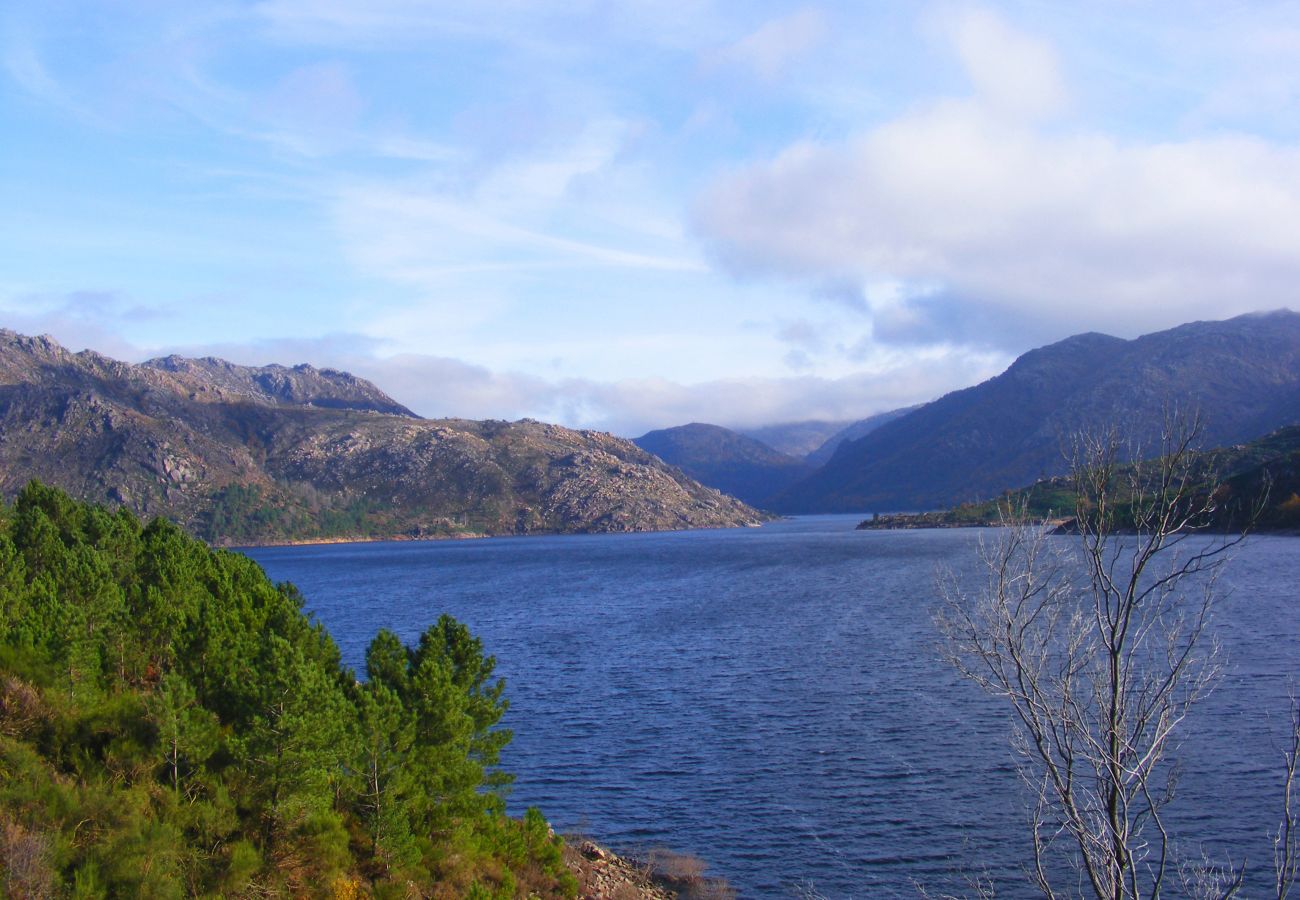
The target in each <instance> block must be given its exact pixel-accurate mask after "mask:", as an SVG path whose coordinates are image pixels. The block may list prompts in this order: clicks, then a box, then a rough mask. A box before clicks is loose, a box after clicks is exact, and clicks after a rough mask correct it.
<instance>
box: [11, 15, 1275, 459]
mask: <svg viewBox="0 0 1300 900" xmlns="http://www.w3.org/2000/svg"><path fill="white" fill-rule="evenodd" d="M0 197H2V198H3V203H0V326H3V327H8V328H11V329H14V330H16V331H19V332H23V333H29V334H33V333H48V334H51V335H53V336H54V337H55V338H56V339H58V340H59V341H60V342H62V343H63V344H65V345H66V346H68V347H69V348H71V349H74V350H80V349H83V348H87V347H89V348H92V349H95V350H98V351H100V352H103V353H106V354H108V355H111V356H115V357H117V358H121V359H127V360H131V361H141V360H144V359H147V358H150V357H152V356H158V355H164V354H167V353H182V354H185V355H191V356H204V355H216V356H221V357H224V358H227V359H232V360H234V361H236V362H241V363H246V364H259V365H260V364H266V363H273V362H274V363H282V364H295V363H299V362H308V363H311V364H313V365H316V366H331V367H335V368H342V369H346V370H349V371H352V372H355V373H356V374H358V375H362V376H364V377H367V378H370V379H371V380H373V381H375V382H376V383H377V384H378V385H379V386H380V387H381V388H382V389H384V390H385V391H387V392H388V393H389V394H390V395H392V396H393V397H394V398H396V399H397V400H399V401H401V402H403V403H405V404H406V405H408V406H410V407H411V408H412V409H414V410H415V411H417V412H419V413H421V414H422V415H427V416H466V417H472V418H504V419H515V418H520V417H524V416H528V417H533V418H538V419H543V420H549V421H557V422H560V423H562V424H566V425H571V426H576V427H590V428H598V429H602V430H609V431H613V432H615V433H617V434H623V435H628V436H634V435H637V434H640V433H642V432H644V431H646V430H648V429H650V428H657V427H665V426H670V425H676V424H682V423H685V422H690V421H706V422H714V423H718V424H722V425H728V426H732V427H751V426H756V425H761V424H767V423H774V422H784V421H798V420H806V419H835V420H849V419H856V418H861V417H863V416H866V415H869V414H872V413H875V412H880V411H884V410H889V409H894V408H897V407H900V406H905V405H910V404H912V403H916V402H923V401H927V400H930V399H934V398H935V397H937V396H940V395H942V394H943V393H945V392H947V391H950V390H954V389H958V388H961V387H965V386H968V385H971V384H974V383H977V382H979V381H981V380H983V379H985V378H988V377H990V376H992V375H994V374H996V373H997V372H999V371H1001V370H1002V369H1004V368H1005V367H1006V366H1007V365H1008V364H1009V363H1010V362H1011V361H1012V360H1013V359H1014V358H1015V356H1016V355H1018V354H1019V353H1022V352H1024V351H1026V350H1028V349H1031V348H1033V347H1035V346H1040V345H1042V344H1045V343H1049V342H1052V341H1055V340H1060V339H1062V338H1064V337H1067V336H1069V335H1071V334H1074V333H1078V332H1082V331H1103V332H1107V333H1111V334H1115V335H1119V336H1122V337H1134V336H1137V335H1139V334H1143V333H1147V332H1150V331H1154V330H1159V329H1163V328H1167V327H1172V326H1174V325H1177V324H1180V323H1182V322H1187V321H1192V320H1196V319H1219V318H1226V317H1229V316H1233V315H1238V314H1241V313H1245V312H1250V311H1254V310H1265V309H1275V308H1278V307H1297V306H1300V300H1297V299H1296V293H1297V287H1296V286H1297V285H1300V3H1295V2H1269V0H1252V2H1242V3H1234V2H1229V0H1215V2H1202V0H1178V2H1172V0H1171V2H1140V0H1089V2H1088V3H1078V4H1076V3H1060V2H1045V0H1005V2H1000V3H986V4H973V3H962V2H935V3H923V2H917V3H911V2H901V0H857V2H845V3H810V4H803V3H782V2H768V0H750V2H734V3H733V2H713V0H675V2H672V3H665V2H659V0H605V2H594V0H565V2H563V3H557V2H550V0H476V2H474V3H445V2H438V0H367V2H364V3H359V2H353V0H261V2H248V3H239V2H203V0H186V2H176V0H113V2H104V3H98V2H93V0H82V2H75V3H72V2H62V0H42V2H40V3H9V4H2V5H0Z"/></svg>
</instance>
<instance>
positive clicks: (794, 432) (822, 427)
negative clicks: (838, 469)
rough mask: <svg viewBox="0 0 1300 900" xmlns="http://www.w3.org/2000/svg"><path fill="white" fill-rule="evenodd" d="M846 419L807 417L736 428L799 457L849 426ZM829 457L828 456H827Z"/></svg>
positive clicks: (850, 423)
mask: <svg viewBox="0 0 1300 900" xmlns="http://www.w3.org/2000/svg"><path fill="white" fill-rule="evenodd" d="M853 424H854V423H853V422H848V421H837V422H828V421H824V420H821V419H809V420H808V421H804V422H782V423H780V424H777V425H762V426H759V427H758V428H737V429H735V430H736V431H737V432H739V433H740V434H743V435H745V436H746V437H752V438H753V439H754V440H756V441H759V442H760V443H763V444H767V446H769V447H771V448H772V449H773V450H775V451H777V452H778V453H784V454H785V455H786V456H793V457H796V458H799V459H805V458H807V456H808V454H810V453H813V452H816V450H817V449H818V448H819V447H822V446H824V445H825V444H826V441H827V440H828V439H830V438H831V436H832V435H835V434H837V433H839V432H840V431H842V430H844V428H845V427H851V426H852V425H853ZM828 458H829V457H828Z"/></svg>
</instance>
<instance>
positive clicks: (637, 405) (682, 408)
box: [55, 332, 1009, 437]
mask: <svg viewBox="0 0 1300 900" xmlns="http://www.w3.org/2000/svg"><path fill="white" fill-rule="evenodd" d="M55 336H56V337H60V335H59V334H58V333H57V332H56V334H55ZM60 339H62V338H60ZM390 346H391V345H390V343H388V342H384V341H377V340H375V339H373V338H370V337H367V336H364V335H355V334H332V335H326V336H324V337H321V338H315V339H278V340H268V341H257V342H253V343H250V344H208V345H190V346H169V347H165V348H156V349H153V350H151V351H149V352H145V351H142V350H139V349H134V348H133V349H131V351H130V352H129V353H127V354H126V355H127V356H128V357H129V358H132V359H144V358H146V357H147V356H155V355H163V354H166V353H180V354H181V355H185V356H218V357H221V358H224V359H229V360H232V361H234V362H239V363H243V364H246V365H265V364H267V363H271V362H278V363H281V364H283V365H293V364H296V363H299V362H308V363H311V364H312V365H315V366H317V367H322V368H323V367H330V368H336V369H343V370H345V371H349V372H352V373H353V374H355V375H358V376H360V377H363V378H367V379H369V380H371V381H372V382H374V383H375V384H376V385H377V386H378V387H379V388H380V390H382V391H384V392H385V393H387V394H388V395H389V396H391V397H393V399H395V400H397V401H398V402H399V403H402V404H404V405H406V406H408V407H409V408H411V409H412V410H414V411H415V412H417V413H419V414H420V415H423V416H428V417H433V418H440V417H452V418H469V419H485V418H494V419H507V420H514V419H519V418H525V417H527V418H535V419H541V420H543V421H551V422H559V423H560V424H563V425H567V426H570V427H576V428H594V429H598V430H602V431H612V432H613V433H615V434H619V435H623V436H625V437H636V436H638V435H640V434H643V433H645V432H646V431H650V430H651V429H654V428H665V427H669V426H673V425H681V424H684V423H686V422H712V423H716V424H720V425H724V426H728V427H736V428H747V427H755V426H760V425H767V424H772V423H774V422H792V421H803V420H808V419H828V420H849V419H858V418H863V417H865V416H868V415H871V414H873V413H876V412H883V411H886V410H890V409H897V408H899V407H902V406H909V405H911V404H914V403H918V402H924V401H928V400H932V399H934V398H935V397H938V396H939V395H940V394H943V393H945V392H947V391H949V390H952V389H954V388H956V387H962V386H965V385H968V384H972V383H975V382H978V381H980V380H983V379H984V378H988V377H990V376H991V375H993V374H995V373H996V372H998V371H1000V370H1001V369H1002V368H1004V367H1005V366H1006V365H1007V363H1008V361H1009V360H1008V359H1007V358H1006V357H1005V356H1002V355H999V354H982V355H980V354H971V353H969V352H966V351H963V350H961V349H958V348H953V347H939V346H934V347H929V348H926V349H924V350H921V351H919V352H917V351H913V352H907V353H903V352H889V351H885V352H881V351H879V349H878V348H874V349H872V351H871V353H870V356H869V359H868V360H866V361H865V362H864V364H863V366H862V367H861V370H860V371H859V372H857V373H855V374H851V375H846V376H843V377H839V378H824V377H816V376H812V375H799V376H793V377H769V378H727V379H716V380H711V381H701V382H697V383H690V384H685V383H681V382H678V381H674V380H672V379H667V378H627V379H619V380H611V381H600V380H596V379H591V378H544V377H540V376H538V375H534V374H527V373H523V372H518V371H509V370H496V369H492V368H489V367H487V366H483V365H479V364H476V363H472V362H468V361H465V360H462V359H456V358H452V357H444V356H433V355H427V354H419V353H401V354H396V355H384V353H385V352H386V351H387V350H388V349H390Z"/></svg>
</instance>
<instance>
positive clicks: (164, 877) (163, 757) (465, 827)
mask: <svg viewBox="0 0 1300 900" xmlns="http://www.w3.org/2000/svg"><path fill="white" fill-rule="evenodd" d="M493 666H494V660H493V658H492V657H490V656H485V655H484V654H483V648H482V645H481V644H480V642H479V641H478V640H477V639H476V638H474V637H473V636H471V635H470V633H469V631H468V630H467V629H466V628H465V627H464V626H463V625H461V624H459V623H457V622H456V621H454V620H453V619H451V618H449V617H446V616H444V617H442V618H441V619H439V620H438V622H437V623H436V624H435V625H433V626H432V627H431V628H429V629H428V630H427V631H426V632H425V633H424V634H423V635H422V636H421V638H420V640H419V642H418V644H417V645H416V646H415V647H405V646H403V645H402V644H401V642H400V641H399V640H398V638H397V637H396V636H395V635H393V634H391V633H389V632H381V633H380V634H379V635H378V636H377V637H376V638H375V639H374V641H373V643H372V644H371V646H370V649H369V651H368V653H367V657H366V668H367V675H368V678H367V680H365V681H364V682H360V681H358V680H357V678H356V677H355V676H354V674H353V673H352V672H351V671H349V670H347V669H345V668H343V667H342V665H341V664H340V660H339V653H338V650H337V649H336V647H335V645H334V643H333V642H332V641H331V640H330V638H329V636H328V635H327V634H326V633H325V632H324V630H323V629H322V628H321V626H320V625H319V624H316V623H313V622H312V621H311V620H310V619H309V618H308V617H307V616H306V615H304V613H303V612H302V601H301V597H300V596H299V594H298V593H297V591H296V590H295V589H294V588H293V587H292V586H290V585H278V586H277V585H273V584H272V583H271V582H270V581H268V580H267V578H266V576H265V575H264V574H263V572H262V571H261V569H260V568H258V566H257V565H256V564H255V563H253V562H252V561H251V560H249V559H247V558H246V557H244V556H241V555H239V554H235V553H230V552H225V551H214V550H212V549H210V548H209V547H207V546H206V545H204V544H202V543H201V542H199V541H197V540H194V539H192V538H189V537H187V536H186V535H185V534H184V533H183V532H182V531H181V530H180V529H179V528H177V527H176V526H175V525H172V524H170V523H168V522H167V521H165V520H163V519H156V520H154V521H153V522H150V523H148V524H147V525H146V524H143V523H142V522H140V520H138V519H137V518H136V517H135V516H133V515H132V514H130V513H129V512H126V511H124V510H119V511H117V512H111V511H109V510H106V509H104V508H102V507H97V506H90V505H85V504H82V503H78V502H75V501H73V500H71V499H70V498H69V497H68V496H67V495H65V494H63V493H62V492H60V491H58V490H56V489H52V488H48V487H44V486H42V485H40V484H38V483H35V482H33V483H32V484H30V485H28V486H27V487H26V488H25V489H24V490H23V491H22V492H21V493H20V494H19V496H18V498H17V500H16V502H15V504H14V505H13V506H11V507H10V506H5V507H0V895H7V896H14V897H18V896H33V897H36V896H64V895H66V896H72V897H100V896H149V897H173V896H188V895H198V896H253V895H257V896H328V897H367V896H374V897H389V896H402V897H405V896H414V895H419V896H432V897H479V898H495V897H515V896H528V895H540V896H572V895H573V894H574V892H575V890H576V883H575V881H574V879H573V877H572V875H570V874H569V873H568V871H567V870H566V869H565V868H564V866H563V863H562V861H561V847H560V842H559V841H558V840H557V839H555V838H554V837H552V836H551V834H550V832H549V829H548V827H547V825H546V823H545V821H544V820H543V819H542V817H541V815H540V814H539V813H537V812H536V811H535V810H532V811H529V813H528V815H527V816H526V817H525V818H524V819H523V821H517V820H514V819H511V818H508V817H507V816H506V815H505V813H504V801H503V799H502V791H503V789H504V787H505V785H506V783H507V782H508V780H509V779H508V777H507V776H505V775H504V774H502V773H501V772H499V771H498V770H497V768H496V763H497V761H498V756H499V753H500V751H501V748H502V747H503V746H504V744H505V743H506V742H507V741H508V740H509V732H507V731H503V730H500V729H498V728H497V727H496V725H497V722H498V721H499V719H500V717H501V715H502V713H503V712H504V711H505V709H506V701H505V700H504V699H503V697H502V691H503V687H504V685H503V683H502V682H501V681H500V680H493V678H492V672H493Z"/></svg>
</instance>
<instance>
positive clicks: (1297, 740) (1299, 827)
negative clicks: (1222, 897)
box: [1273, 693, 1300, 900]
mask: <svg viewBox="0 0 1300 900" xmlns="http://www.w3.org/2000/svg"><path fill="white" fill-rule="evenodd" d="M1282 762H1283V772H1284V773H1285V777H1284V779H1283V782H1282V822H1281V824H1279V825H1278V827H1277V834H1276V835H1274V837H1273V873H1274V875H1275V877H1276V884H1277V900H1286V898H1287V896H1288V895H1289V894H1290V893H1291V888H1292V887H1293V886H1294V885H1295V883H1296V876H1297V875H1298V874H1300V810H1297V809H1296V807H1295V800H1294V796H1293V795H1294V792H1295V779H1296V771H1297V768H1298V767H1300V701H1297V700H1296V695H1295V694H1294V693H1292V694H1291V737H1290V742H1289V743H1288V745H1287V747H1286V749H1284V750H1283V751H1282Z"/></svg>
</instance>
